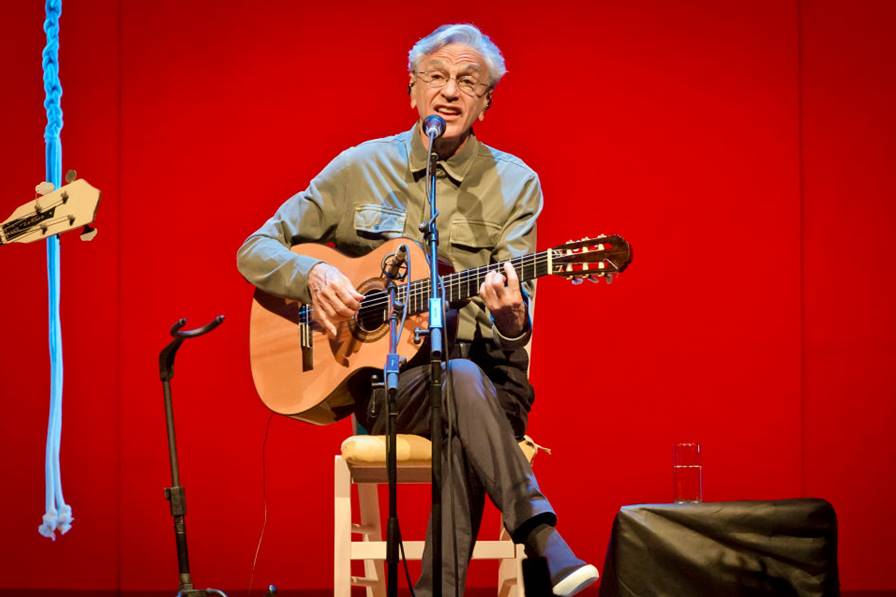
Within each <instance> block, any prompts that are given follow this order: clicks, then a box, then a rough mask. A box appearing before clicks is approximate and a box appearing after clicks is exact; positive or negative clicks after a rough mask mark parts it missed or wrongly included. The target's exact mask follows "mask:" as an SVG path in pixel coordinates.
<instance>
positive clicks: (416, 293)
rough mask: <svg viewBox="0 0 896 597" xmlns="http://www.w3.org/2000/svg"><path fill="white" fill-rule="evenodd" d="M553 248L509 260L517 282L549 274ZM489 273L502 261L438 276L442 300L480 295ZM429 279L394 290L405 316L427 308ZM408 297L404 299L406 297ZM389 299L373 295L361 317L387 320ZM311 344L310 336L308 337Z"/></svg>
mask: <svg viewBox="0 0 896 597" xmlns="http://www.w3.org/2000/svg"><path fill="white" fill-rule="evenodd" d="M555 255H556V254H555V253H553V249H547V250H546V251H541V252H539V253H529V254H527V255H521V256H519V257H513V258H511V259H510V263H511V264H513V268H514V269H515V270H516V274H517V276H518V277H519V279H520V282H527V281H529V280H534V279H535V278H539V277H541V276H546V275H548V274H550V273H552V272H551V271H550V269H551V263H552V259H553V258H554V257H555ZM489 272H501V273H503V272H504V262H501V263H490V264H488V265H483V266H480V267H474V268H472V269H468V270H464V271H462V272H456V273H453V274H447V275H444V276H442V277H441V280H442V285H443V287H444V291H445V299H446V300H447V301H448V302H449V303H452V302H454V301H461V300H464V299H468V298H470V297H473V296H476V295H478V294H479V287H480V286H481V285H482V282H484V281H485V277H486V276H487V275H488V273H489ZM429 282H430V281H429V279H428V278H427V279H425V280H416V281H414V282H411V284H410V290H408V287H407V285H406V284H405V283H400V284H399V285H398V288H397V289H396V293H397V299H398V301H399V302H402V303H404V304H405V305H406V306H407V313H408V314H409V315H413V314H416V313H422V312H424V311H426V310H428V309H429V295H430V283H429ZM406 295H407V299H406V298H405V297H406ZM388 302H389V301H388V297H387V296H386V293H385V291H378V292H373V293H371V294H369V295H367V296H366V297H365V298H364V300H363V301H361V313H360V316H361V317H362V318H367V317H371V318H372V319H374V320H377V321H385V320H386V318H387V317H388ZM299 321H300V323H304V324H308V323H310V322H311V305H302V306H301V307H300V308H299ZM308 343H309V345H310V337H309V338H308Z"/></svg>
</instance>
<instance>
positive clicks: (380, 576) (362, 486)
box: [358, 483, 386, 597]
mask: <svg viewBox="0 0 896 597" xmlns="http://www.w3.org/2000/svg"><path fill="white" fill-rule="evenodd" d="M358 505H359V507H360V511H361V525H362V527H363V528H364V529H367V532H366V533H365V534H364V540H365V541H382V540H383V529H382V525H381V523H380V498H379V493H377V485H376V483H358ZM364 575H365V576H366V577H367V578H368V580H376V584H375V585H372V586H371V585H368V586H367V597H386V582H385V579H386V572H385V565H384V563H383V560H364Z"/></svg>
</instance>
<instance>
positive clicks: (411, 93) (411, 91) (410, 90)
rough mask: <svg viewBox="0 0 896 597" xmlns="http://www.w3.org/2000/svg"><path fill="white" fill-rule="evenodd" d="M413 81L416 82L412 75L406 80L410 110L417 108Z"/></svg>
mask: <svg viewBox="0 0 896 597" xmlns="http://www.w3.org/2000/svg"><path fill="white" fill-rule="evenodd" d="M415 80H416V79H415V78H414V74H413V73H411V76H410V78H409V79H408V95H409V96H410V98H411V108H416V107H417V100H416V99H414V81H415Z"/></svg>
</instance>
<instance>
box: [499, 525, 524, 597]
mask: <svg viewBox="0 0 896 597" xmlns="http://www.w3.org/2000/svg"><path fill="white" fill-rule="evenodd" d="M498 539H499V540H500V541H511V539H510V534H509V533H508V532H507V530H506V529H505V528H504V527H503V526H501V535H500V536H499V537H498ZM513 552H514V553H515V554H516V557H514V558H513V559H509V560H501V561H500V563H499V564H498V597H525V595H526V589H525V586H524V585H523V558H525V557H526V553H525V551H523V546H522V545H514V546H513Z"/></svg>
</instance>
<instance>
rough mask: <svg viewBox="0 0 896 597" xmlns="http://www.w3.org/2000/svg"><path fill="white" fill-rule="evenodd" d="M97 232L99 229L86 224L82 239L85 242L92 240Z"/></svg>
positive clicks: (82, 231)
mask: <svg viewBox="0 0 896 597" xmlns="http://www.w3.org/2000/svg"><path fill="white" fill-rule="evenodd" d="M96 233H97V229H96V228H94V227H93V226H91V225H90V224H87V225H86V226H84V228H83V230H81V240H83V241H84V242H89V241H92V240H93V237H95V236H96Z"/></svg>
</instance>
